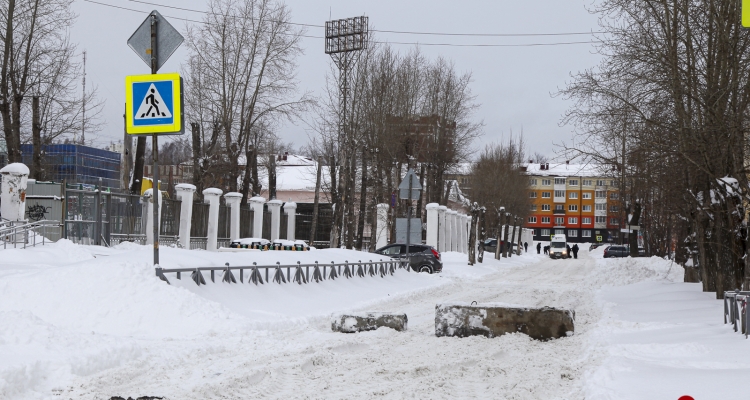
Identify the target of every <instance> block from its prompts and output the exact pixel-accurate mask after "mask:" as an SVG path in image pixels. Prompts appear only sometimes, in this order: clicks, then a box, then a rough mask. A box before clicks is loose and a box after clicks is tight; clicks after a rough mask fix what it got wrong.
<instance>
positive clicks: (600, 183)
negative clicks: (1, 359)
mask: <svg viewBox="0 0 750 400" xmlns="http://www.w3.org/2000/svg"><path fill="white" fill-rule="evenodd" d="M596 186H607V181H605V180H603V179H599V180H597V181H596Z"/></svg>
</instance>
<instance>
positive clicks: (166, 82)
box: [125, 73, 184, 135]
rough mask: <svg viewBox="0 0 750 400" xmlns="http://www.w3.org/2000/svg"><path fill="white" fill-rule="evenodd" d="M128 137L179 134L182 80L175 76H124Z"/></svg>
mask: <svg viewBox="0 0 750 400" xmlns="http://www.w3.org/2000/svg"><path fill="white" fill-rule="evenodd" d="M125 102H126V106H125V130H126V131H127V133H128V134H129V135H155V134H182V133H183V131H184V121H183V119H182V105H183V99H182V78H181V77H180V74H178V73H169V74H153V75H131V76H127V77H125Z"/></svg>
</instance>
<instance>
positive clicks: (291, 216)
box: [284, 201, 312, 245]
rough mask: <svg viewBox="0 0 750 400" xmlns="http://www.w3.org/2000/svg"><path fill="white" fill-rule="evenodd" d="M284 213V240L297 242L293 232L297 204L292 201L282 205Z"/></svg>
mask: <svg viewBox="0 0 750 400" xmlns="http://www.w3.org/2000/svg"><path fill="white" fill-rule="evenodd" d="M284 213H285V214H286V240H297V239H296V235H295V233H296V232H295V231H294V230H295V227H296V225H295V223H296V220H297V203H295V202H293V201H288V202H286V204H284ZM310 245H312V243H311V244H310Z"/></svg>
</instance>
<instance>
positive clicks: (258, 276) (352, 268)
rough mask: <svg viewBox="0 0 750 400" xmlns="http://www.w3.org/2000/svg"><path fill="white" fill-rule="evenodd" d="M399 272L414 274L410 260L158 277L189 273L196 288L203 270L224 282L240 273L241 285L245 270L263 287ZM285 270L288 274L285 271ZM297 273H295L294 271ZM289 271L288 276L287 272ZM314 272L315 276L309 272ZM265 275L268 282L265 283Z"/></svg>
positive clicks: (228, 269) (162, 270) (175, 270)
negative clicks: (217, 275)
mask: <svg viewBox="0 0 750 400" xmlns="http://www.w3.org/2000/svg"><path fill="white" fill-rule="evenodd" d="M397 269H406V270H407V271H411V268H410V267H409V261H407V260H393V259H389V260H379V261H372V260H370V261H369V262H362V261H361V260H359V261H357V262H355V263H350V262H349V261H345V262H344V263H340V264H336V263H334V262H333V261H331V263H330V264H319V263H318V262H317V261H316V262H315V263H314V264H300V262H299V261H297V264H293V265H281V263H279V262H277V263H276V265H257V264H256V263H253V265H245V266H239V267H231V266H229V263H226V264H224V266H223V267H199V268H156V276H157V277H159V278H160V279H161V280H163V281H164V282H167V283H168V284H171V283H169V280H168V279H167V277H166V276H165V275H164V274H167V273H175V274H176V276H177V279H182V273H183V272H189V273H190V279H192V280H193V282H195V284H196V285H198V286H200V285H205V284H206V280H205V278H204V277H203V274H202V271H206V272H209V273H210V274H211V282H216V275H215V274H216V271H219V272H221V273H222V277H221V280H222V282H227V283H237V279H236V278H235V276H234V273H232V271H233V270H234V271H238V270H239V279H240V283H244V281H245V271H248V273H249V275H248V278H247V282H248V283H254V284H255V285H256V286H257V285H258V284H261V285H262V284H263V283H264V282H276V283H278V284H282V283H297V284H300V285H301V284H303V283H309V282H311V280H312V281H315V282H322V281H325V280H334V279H336V278H338V277H342V276H343V277H345V278H347V279H349V278H352V277H354V276H358V277H360V278H364V277H365V276H367V275H369V276H376V275H379V276H380V277H385V276H386V275H388V274H390V275H393V274H394V273H396V270H397ZM284 270H286V271H284ZM292 270H294V272H292ZM284 272H286V273H284ZM311 272H312V277H311V276H310V273H311ZM264 276H265V280H264Z"/></svg>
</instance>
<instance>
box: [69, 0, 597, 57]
mask: <svg viewBox="0 0 750 400" xmlns="http://www.w3.org/2000/svg"><path fill="white" fill-rule="evenodd" d="M83 1H84V2H87V3H92V4H97V5H100V6H105V7H111V8H116V9H120V10H125V11H131V12H136V13H140V14H148V11H143V10H136V9H134V8H128V7H123V6H118V5H114V4H107V3H102V2H99V1H96V0H83ZM130 1H131V2H135V3H143V4H148V5H154V6H160V7H165V8H173V9H177V10H184V11H192V12H199V13H206V12H204V11H198V10H191V9H186V8H181V7H173V6H164V5H160V4H156V3H147V2H144V1H137V0H130ZM165 17H169V18H172V19H176V20H180V21H185V22H192V23H196V24H209V23H208V22H206V21H199V20H194V19H190V18H184V17H177V16H173V15H165ZM287 23H288V24H290V25H297V26H306V27H316V28H318V27H322V25H313V24H301V23H295V22H287ZM378 32H398V31H378ZM402 33H405V32H402ZM592 33H597V32H591V33H586V34H592ZM419 34H423V33H419ZM424 34H426V33H424ZM570 34H571V35H572V34H575V35H578V34H584V33H570ZM445 35H484V34H447V33H446V34H445ZM487 35H490V34H487ZM497 35H501V34H497ZM507 35H509V36H510V35H515V36H532V35H536V36H541V35H552V34H507ZM555 35H565V34H555ZM299 36H300V37H304V38H311V39H325V38H324V37H323V36H314V35H299ZM373 43H379V44H397V45H409V46H441V47H541V46H562V45H573V44H593V43H599V41H598V40H589V41H576V42H555V43H521V44H475V43H472V44H460V43H429V42H428V43H423V42H393V41H382V40H380V41H378V40H376V41H373Z"/></svg>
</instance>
